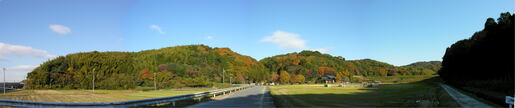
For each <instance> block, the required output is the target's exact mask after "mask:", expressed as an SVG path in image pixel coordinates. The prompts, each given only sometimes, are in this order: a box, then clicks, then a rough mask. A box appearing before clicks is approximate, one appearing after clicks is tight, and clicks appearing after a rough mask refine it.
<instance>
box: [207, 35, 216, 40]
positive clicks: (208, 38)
mask: <svg viewBox="0 0 515 108" xmlns="http://www.w3.org/2000/svg"><path fill="white" fill-rule="evenodd" d="M213 39H215V38H214V37H213V36H206V40H213Z"/></svg>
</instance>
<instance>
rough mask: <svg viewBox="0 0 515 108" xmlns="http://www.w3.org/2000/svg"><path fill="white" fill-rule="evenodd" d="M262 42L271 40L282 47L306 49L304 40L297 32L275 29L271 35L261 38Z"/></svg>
mask: <svg viewBox="0 0 515 108" xmlns="http://www.w3.org/2000/svg"><path fill="white" fill-rule="evenodd" d="M261 41H262V42H271V43H274V44H277V45H279V47H280V48H283V49H306V48H307V47H306V40H303V39H301V38H300V37H299V35H298V34H294V33H289V32H284V31H280V30H279V31H276V32H274V33H273V34H272V36H267V37H265V38H263V39H262V40H261Z"/></svg>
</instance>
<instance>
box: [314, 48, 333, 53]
mask: <svg viewBox="0 0 515 108" xmlns="http://www.w3.org/2000/svg"><path fill="white" fill-rule="evenodd" d="M310 50H313V51H318V52H320V53H326V52H328V51H331V49H330V48H316V49H310Z"/></svg>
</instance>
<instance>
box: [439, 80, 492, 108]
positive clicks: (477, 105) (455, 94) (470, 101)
mask: <svg viewBox="0 0 515 108" xmlns="http://www.w3.org/2000/svg"><path fill="white" fill-rule="evenodd" d="M440 86H442V88H443V89H444V90H445V91H447V93H449V95H451V97H452V98H454V100H456V102H458V104H460V106H461V107H464V108H492V106H490V105H487V104H484V103H482V102H479V101H477V100H476V99H474V98H471V97H469V96H467V95H464V94H462V93H460V92H459V91H457V90H455V89H454V88H452V87H449V86H447V85H445V84H440Z"/></svg>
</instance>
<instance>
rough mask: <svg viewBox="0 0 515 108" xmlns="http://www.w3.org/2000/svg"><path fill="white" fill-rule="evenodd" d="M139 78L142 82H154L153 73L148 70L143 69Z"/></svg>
mask: <svg viewBox="0 0 515 108" xmlns="http://www.w3.org/2000/svg"><path fill="white" fill-rule="evenodd" d="M139 78H140V79H142V80H152V79H153V78H152V72H150V70H148V69H143V70H141V71H140V72H139Z"/></svg>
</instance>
